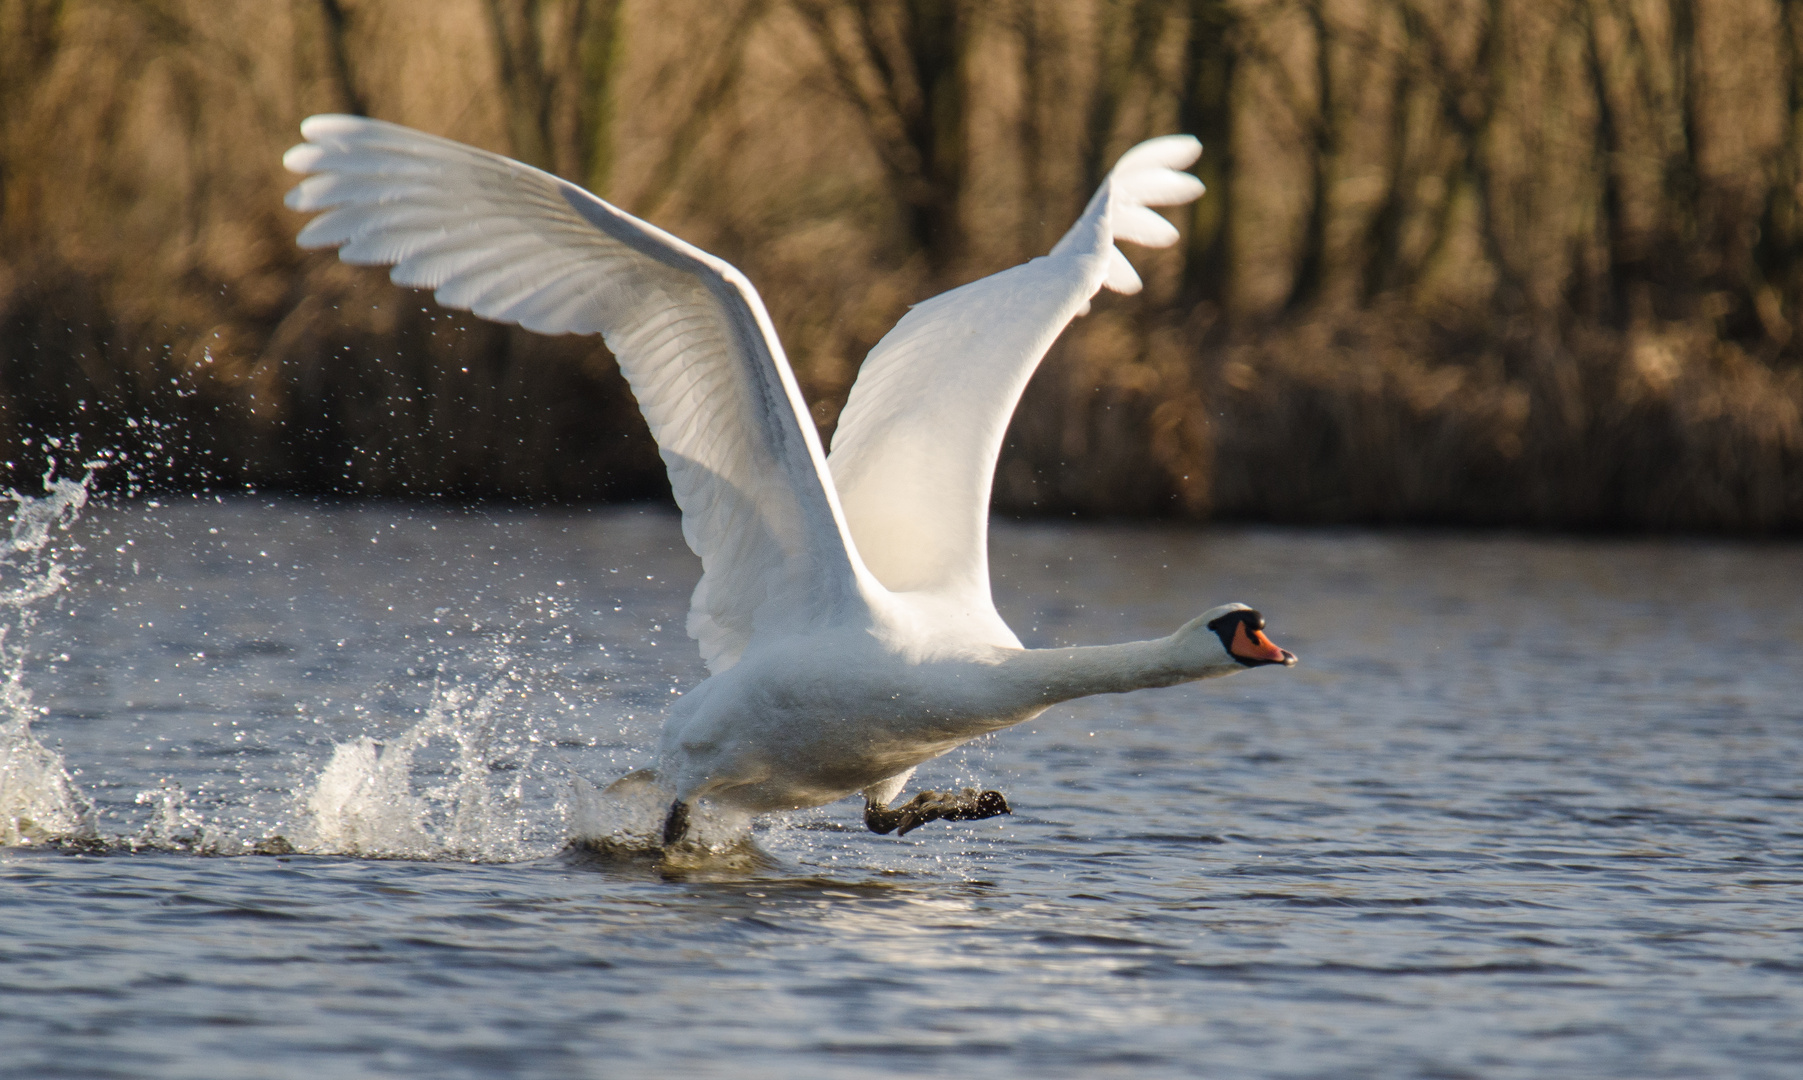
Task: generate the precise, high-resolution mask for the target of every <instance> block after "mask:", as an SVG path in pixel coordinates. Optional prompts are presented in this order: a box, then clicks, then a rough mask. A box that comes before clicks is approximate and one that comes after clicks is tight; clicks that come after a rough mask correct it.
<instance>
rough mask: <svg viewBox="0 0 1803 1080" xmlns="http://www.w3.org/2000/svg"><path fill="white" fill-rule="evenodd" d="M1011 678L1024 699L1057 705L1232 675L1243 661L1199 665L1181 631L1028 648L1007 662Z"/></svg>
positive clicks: (1040, 703)
mask: <svg viewBox="0 0 1803 1080" xmlns="http://www.w3.org/2000/svg"><path fill="white" fill-rule="evenodd" d="M1002 667H1003V669H1004V670H1005V671H1007V672H1008V678H1007V680H1006V681H1007V682H1008V683H1009V684H1010V686H1011V687H1012V688H1013V689H1014V690H1015V691H1016V692H1017V693H1018V694H1019V695H1020V696H1021V698H1022V700H1024V701H1031V702H1033V703H1034V704H1036V705H1040V706H1045V705H1053V704H1056V703H1058V702H1060V701H1069V700H1070V699H1072V698H1080V697H1088V696H1089V695H1091V694H1124V693H1126V692H1127V691H1129V690H1144V689H1147V688H1150V687H1154V686H1175V685H1176V684H1178V683H1181V682H1190V681H1192V680H1194V679H1207V678H1211V677H1213V676H1217V675H1231V674H1232V673H1233V672H1235V671H1237V670H1239V665H1237V664H1232V663H1227V664H1221V665H1207V666H1198V665H1197V664H1196V662H1195V661H1194V659H1193V658H1186V657H1185V656H1183V655H1182V652H1181V650H1179V648H1178V647H1177V642H1176V637H1175V635H1173V636H1171V637H1163V638H1158V639H1157V640H1154V641H1129V642H1127V643H1126V644H1123V645H1089V646H1079V647H1076V648H1068V649H1022V650H1021V651H1019V652H1017V653H1014V654H1012V655H1010V656H1009V657H1008V658H1007V659H1005V660H1004V661H1003V662H1002Z"/></svg>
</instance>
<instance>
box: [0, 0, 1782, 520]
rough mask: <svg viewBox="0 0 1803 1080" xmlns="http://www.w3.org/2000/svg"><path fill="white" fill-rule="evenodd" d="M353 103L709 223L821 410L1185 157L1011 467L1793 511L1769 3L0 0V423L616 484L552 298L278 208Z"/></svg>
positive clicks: (1609, 516)
mask: <svg viewBox="0 0 1803 1080" xmlns="http://www.w3.org/2000/svg"><path fill="white" fill-rule="evenodd" d="M329 111H340V112H356V113H363V114H367V115H370V116H376V117H381V118H383V119H388V120H394V121H398V122H400V123H404V124H409V125H413V126H415V127H419V128H422V129H424V130H427V131H431V132H434V133H438V134H442V135H446V136H449V137H451V138H455V139H460V140H463V141H467V142H470V143H473V144H475V145H478V146H482V147H485V148H488V149H491V150H495V151H498V152H501V153H505V154H509V155H511V156H513V157H516V158H520V159H522V160H524V161H527V162H530V163H532V164H535V165H540V166H542V167H545V168H548V169H551V170H553V171H555V172H557V173H559V174H561V175H563V176H565V177H568V178H569V179H571V180H574V181H576V182H578V183H581V184H583V185H584V186H586V187H588V188H590V189H592V190H594V191H595V192H597V193H599V194H601V195H602V196H604V197H606V198H607V199H609V200H611V201H613V202H615V203H617V204H618V205H620V206H622V207H624V208H626V209H628V210H630V211H631V212H633V213H636V214H639V215H641V216H643V217H646V218H648V219H650V220H651V221H654V222H656V223H657V224H659V225H661V226H663V227H665V228H667V229H670V230H671V231H673V232H676V233H678V234H679V235H681V236H683V237H685V238H687V239H689V240H691V241H693V242H694V243H697V244H699V245H701V246H702V247H705V248H707V249H709V250H711V251H714V252H716V253H718V254H720V255H722V256H724V257H725V258H727V259H729V260H731V261H732V262H734V263H736V264H737V265H738V266H740V267H741V268H742V269H744V270H745V271H746V273H747V274H748V275H749V276H750V277H751V279H752V280H753V281H754V282H755V283H756V284H757V286H758V287H759V289H760V290H761V291H762V292H763V294H764V297H765V300H766V302H767V303H768V305H769V307H770V310H771V313H772V315H773V317H774V318H775V320H776V324H777V327H778V329H779V331H780V333H781V335H782V337H783V340H784V342H785V343H786V345H787V346H788V349H789V352H790V355H791V357H792V359H793V361H794V363H795V367H796V370H797V374H798V376H799V377H800V379H801V382H802V386H803V388H804V390H805V392H806V394H807V396H808V399H809V401H810V403H811V405H812V408H813V412H814V418H815V420H816V421H817V422H818V423H819V425H820V427H821V430H822V434H823V435H826V436H829V437H830V434H831V431H832V428H833V425H834V422H835V420H836V418H837V415H838V410H839V408H840V405H841V404H842V402H843V401H844V398H845V395H846V393H847V391H848V390H849V388H850V385H851V382H852V380H853V378H854V377H855V376H856V374H857V368H858V364H859V362H860V361H861V359H862V358H863V356H864V354H865V352H866V351H867V350H868V349H869V348H870V346H871V345H873V344H874V343H875V342H876V341H877V339H878V338H879V337H881V335H882V334H883V333H884V331H886V330H887V329H888V328H889V327H890V326H891V325H892V324H893V323H894V321H895V320H896V319H897V318H898V317H899V316H900V315H901V313H902V312H903V311H905V310H906V307H907V305H908V304H910V303H913V302H916V301H919V300H921V299H924V298H926V297H928V296H931V295H933V294H935V293H937V292H940V291H942V290H944V289H946V288H949V287H951V286H954V285H957V284H960V283H963V282H965V281H969V280H972V279H974V278H976V277H980V276H982V275H984V274H988V273H992V272H994V271H996V270H999V269H1002V268H1004V267H1007V266H1010V265H1013V264H1015V263H1018V262H1021V261H1023V260H1025V259H1027V258H1030V257H1032V256H1033V255H1036V254H1040V253H1043V252H1044V251H1045V250H1046V249H1047V248H1048V247H1049V246H1050V245H1051V244H1052V243H1053V242H1055V240H1056V239H1057V238H1058V236H1059V235H1060V234H1061V233H1062V232H1063V230H1064V229H1065V228H1066V226H1067V225H1068V224H1069V223H1070V221H1071V220H1072V219H1073V218H1074V217H1075V215H1076V214H1077V213H1078V211H1079V210H1080V209H1081V207H1082V205H1083V203H1084V202H1085V201H1086V200H1087V198H1088V197H1089V194H1090V192H1091V191H1092V190H1093V188H1094V187H1095V185H1096V183H1097V182H1098V181H1099V180H1100V178H1101V177H1102V176H1103V175H1104V174H1105V173H1106V171H1107V169H1108V168H1109V166H1110V165H1112V163H1113V161H1114V159H1115V158H1116V157H1117V156H1118V155H1119V154H1120V153H1121V152H1122V151H1123V150H1125V149H1126V148H1127V147H1129V146H1131V145H1132V144H1133V143H1135V142H1137V141H1139V140H1140V139H1143V138H1146V137H1148V136H1151V135H1156V134H1163V133H1167V132H1174V131H1186V132H1191V133H1194V134H1196V135H1198V136H1200V137H1201V139H1202V140H1203V142H1204V143H1205V144H1206V147H1207V150H1206V153H1205V155H1204V157H1203V159H1202V162H1201V164H1200V165H1199V166H1198V172H1199V173H1200V175H1201V176H1202V178H1203V179H1204V180H1205V181H1206V182H1207V184H1208V186H1209V194H1208V195H1207V196H1206V197H1205V198H1204V199H1203V200H1202V201H1201V202H1200V203H1198V204H1196V205H1195V206H1194V207H1193V208H1183V209H1182V210H1181V211H1180V212H1178V213H1177V215H1176V217H1177V220H1178V221H1179V224H1180V225H1181V227H1182V229H1183V233H1184V240H1183V242H1182V243H1181V244H1180V245H1179V246H1178V247H1177V248H1175V249H1172V250H1168V251H1158V252H1145V251H1140V250H1131V249H1130V251H1129V254H1130V255H1131V257H1132V258H1133V260H1134V262H1135V263H1136V265H1137V266H1138V267H1139V268H1140V272H1141V275H1142V276H1143V277H1144V278H1145V280H1146V282H1147V288H1146V291H1145V292H1144V293H1143V294H1141V295H1140V296H1136V297H1117V296H1113V295H1112V294H1108V295H1104V296H1103V297H1101V298H1099V299H1098V301H1097V303H1096V306H1095V311H1094V313H1093V314H1091V315H1090V316H1089V317H1087V318H1085V319H1080V320H1078V321H1077V323H1075V324H1074V325H1073V327H1072V328H1071V330H1070V331H1068V332H1067V333H1066V334H1065V336H1064V338H1063V339H1062V340H1061V341H1060V342H1059V344H1058V345H1057V346H1056V347H1055V348H1054V350H1053V352H1052V354H1051V356H1050V357H1049V358H1048V360H1047V362H1046V364H1045V366H1044V368H1043V369H1042V370H1041V371H1040V373H1039V375H1038V376H1037V377H1036V378H1035V379H1034V381H1033V383H1032V385H1031V386H1030V387H1029V389H1028V391H1027V395H1026V397H1025V399H1024V400H1023V402H1022V404H1021V408H1020V410H1019V412H1018V414H1017V415H1016V417H1015V421H1014V424H1013V427H1012V429H1011V432H1010V435H1009V440H1008V445H1007V448H1006V450H1005V451H1004V454H1003V458H1002V461H1001V464H1000V467H999V469H998V474H997V484H996V505H997V508H998V509H999V510H1003V511H1006V512H1013V513H1040V514H1053V513H1055V514H1069V513H1075V514H1080V515H1094V516H1103V515H1111V516H1167V517H1188V518H1204V517H1210V518H1217V519H1222V518H1226V519H1252V520H1264V521H1288V522H1362V523H1400V522H1410V523H1458V524H1483V525H1494V524H1508V525H1521V526H1537V527H1556V528H1578V529H1682V530H1708V531H1730V532H1741V533H1751V534H1775V533H1794V532H1796V531H1797V530H1798V529H1799V527H1803V335H1799V333H1798V329H1799V320H1803V186H1800V181H1803V3H1799V2H1796V0H1534V2H1522V0H1515V2H1511V3H1504V2H1502V0H987V2H976V0H262V2H250V0H0V446H3V447H5V448H7V453H6V455H5V457H6V458H7V459H9V460H7V461H6V464H5V468H6V469H7V470H8V471H9V477H8V478H9V479H10V482H11V483H12V484H13V485H14V486H17V487H22V488H29V489H33V490H35V489H36V488H37V486H38V478H39V477H40V475H41V474H42V472H43V470H44V465H45V458H46V455H51V456H57V455H61V456H63V457H64V458H66V459H67V460H71V461H73V460H79V459H82V458H84V457H85V456H92V455H94V454H96V453H100V452H104V451H110V452H111V453H113V454H114V455H116V456H117V458H118V459H120V460H121V461H122V462H123V465H122V466H119V467H115V468H112V469H109V470H107V472H106V474H105V475H104V477H103V482H105V483H110V484H112V485H114V486H115V487H122V488H126V489H131V490H145V491H148V490H166V489H193V488H202V487H211V488H244V487H247V486H248V487H255V488H260V489H264V490H284V491H292V492H306V493H339V494H362V495H373V496H384V497H437V496H448V497H456V498H504V499H518V500H596V499H629V498H658V497H663V498H667V497H668V496H667V490H668V489H667V487H666V486H665V482H664V479H663V470H662V467H661V463H660V462H659V460H658V458H657V456H656V452H655V448H654V447H653V446H652V445H651V442H650V439H649V436H648V435H647V434H646V433H645V430H644V427H643V423H642V421H640V420H639V418H638V416H637V411H636V408H635V406H634V405H633V403H632V401H631V399H630V396H629V395H628V393H627V390H626V387H625V384H624V382H623V381H622V380H621V379H620V377H619V375H618V373H617V371H616V370H615V368H614V366H613V362H612V360H611V359H610V358H609V356H608V355H607V353H606V350H605V349H604V348H603V347H602V346H601V344H600V343H599V341H598V339H593V338H560V339H547V338H538V337H534V336H532V335H529V334H526V333H523V332H520V331H517V330H510V329H507V328H503V327H496V326H491V325H488V324H484V323H482V322H480V321H479V320H475V319H473V318H470V317H468V316H465V315H462V314H459V313H451V312H446V311H443V310H440V309H439V308H438V307H437V306H436V305H435V304H433V302H432V301H431V299H430V297H429V295H427V294H424V293H416V292H412V291H409V290H402V289H397V288H395V287H393V286H391V285H389V284H388V282H387V279H386V277H385V276H384V274H383V272H381V271H378V270H369V269H357V268H351V267H346V266H343V265H340V264H339V263H338V261H337V260H336V258H335V257H334V256H333V255H331V254H330V253H325V254H319V253H312V254H309V253H304V252H301V251H299V250H298V249H297V248H296V247H295V246H294V243H293V237H294V235H295V233H296V231H297V230H298V229H299V227H300V226H301V224H302V222H303V218H302V216H301V215H297V214H294V213H291V212H289V211H287V210H286V209H285V208H284V207H283V206H282V202H281V198H282V194H283V193H284V192H285V191H286V189H287V188H288V187H289V186H291V185H292V183H293V181H294V177H292V176H290V175H289V174H287V173H285V172H284V171H283V170H282V168H281V163H280V158H281V153H282V151H283V150H284V149H286V148H287V147H288V146H290V145H292V144H293V143H295V142H297V141H298V140H299V132H298V128H297V125H298V124H299V122H300V120H301V119H302V118H303V117H305V116H307V115H309V114H312V113H317V112H329Z"/></svg>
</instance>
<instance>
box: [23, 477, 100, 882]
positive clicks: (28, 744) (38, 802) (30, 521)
mask: <svg viewBox="0 0 1803 1080" xmlns="http://www.w3.org/2000/svg"><path fill="white" fill-rule="evenodd" d="M92 475H93V473H92V470H90V471H89V473H88V474H87V475H86V476H83V477H82V478H81V479H80V480H56V481H49V479H48V477H47V478H46V481H47V483H48V485H49V491H48V493H47V494H45V495H44V496H43V497H42V498H33V497H32V496H29V495H21V494H19V493H18V492H16V491H7V492H3V493H0V501H7V502H11V503H12V504H13V512H12V534H11V537H10V540H9V542H8V543H7V545H6V547H5V549H4V551H0V847H3V846H9V845H18V844H37V843H44V842H47V841H52V840H61V839H85V838H90V837H92V836H93V835H94V820H93V819H94V813H93V808H92V806H91V805H90V804H89V802H88V800H87V799H86V798H84V797H83V796H82V794H81V792H80V790H79V789H77V788H76V786H75V781H74V779H73V778H72V777H70V775H69V770H68V767H67V766H66V765H65V764H64V763H63V759H62V756H61V755H60V754H58V753H57V752H56V751H54V750H52V749H50V748H49V747H47V746H45V745H44V744H43V743H41V742H39V741H38V738H37V736H36V735H35V734H34V733H33V732H32V730H31V721H32V718H33V717H35V716H36V715H38V713H39V709H38V707H37V706H35V705H33V704H32V703H31V691H30V690H29V689H28V688H27V687H26V686H25V664H26V655H27V646H28V644H29V642H30V638H31V630H32V627H34V626H35V625H36V624H37V621H38V611H39V606H40V605H41V604H42V603H43V602H44V601H46V600H48V599H49V598H50V597H52V596H55V595H56V594H57V593H58V592H60V591H62V589H63V587H64V586H65V585H67V584H68V577H67V575H66V574H65V572H64V569H63V565H62V563H61V562H59V561H58V558H57V556H58V552H57V550H56V546H55V545H54V544H53V543H52V540H53V539H54V538H55V536H56V535H57V534H58V533H61V532H64V531H65V530H67V529H68V528H69V526H70V525H71V524H73V523H74V521H75V519H76V518H77V517H78V516H79V515H80V514H81V509H82V507H83V506H85V505H87V501H88V480H89V478H90V477H91V476H92Z"/></svg>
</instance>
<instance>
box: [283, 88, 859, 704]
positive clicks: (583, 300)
mask: <svg viewBox="0 0 1803 1080" xmlns="http://www.w3.org/2000/svg"><path fill="white" fill-rule="evenodd" d="M301 133H302V134H303V135H305V136H306V138H307V140H308V141H307V142H305V143H302V144H301V145H299V146H296V147H295V148H294V149H292V150H290V151H288V153H287V155H286V156H285V157H284V158H283V163H284V164H286V165H287V167H288V168H289V169H290V170H292V171H294V172H299V173H307V174H310V175H308V176H307V178H306V179H305V180H302V181H301V182H300V184H299V185H298V186H296V187H295V188H294V190H293V191H291V192H289V193H288V200H287V201H288V205H289V206H290V207H293V208H294V209H296V210H324V211H325V212H324V213H322V214H320V215H319V216H318V217H316V218H314V219H313V220H312V221H311V222H309V223H308V224H307V226H306V228H304V229H303V230H301V234H300V243H301V244H302V246H305V247H336V248H338V254H339V257H340V258H342V259H344V260H345V261H346V262H350V263H357V264H361V265H383V264H388V263H392V264H394V269H393V270H392V271H391V272H390V275H389V276H390V277H391V278H393V279H394V281H395V282H396V283H397V284H400V285H410V286H414V287H417V288H424V289H433V290H435V295H436V297H437V299H438V302H439V303H441V304H444V305H445V306H446V307H454V308H463V309H466V310H469V311H473V312H475V313H476V314H477V315H480V316H482V317H483V318H485V319H493V320H496V321H498V322H507V323H518V324H519V325H520V326H523V327H525V328H526V329H528V330H533V331H536V332H538V333H541V334H593V333H600V334H601V336H602V337H603V339H604V340H605V341H606V342H607V345H608V348H610V349H611V350H613V353H614V356H615V357H616V358H617V359H618V360H619V362H620V370H621V372H622V373H624V374H625V376H626V380H627V382H629V383H630V384H631V385H632V392H633V394H634V396H636V397H637V398H638V403H639V408H640V410H641V411H643V412H644V414H645V419H646V421H647V422H648V423H649V424H650V426H651V434H652V436H653V437H654V438H655V439H656V440H657V445H658V449H659V450H660V451H661V452H662V454H663V458H664V463H665V465H666V466H668V468H669V472H670V487H671V488H672V490H673V491H674V492H675V495H676V503H677V505H678V506H680V507H681V508H682V531H683V537H684V538H685V539H686V540H687V541H688V542H689V546H690V547H691V548H693V549H694V551H695V554H697V555H699V556H700V557H701V564H702V567H703V574H702V578H701V583H700V584H699V585H697V586H696V587H695V595H694V599H693V602H692V605H691V607H690V612H689V626H688V629H689V633H690V634H691V635H692V636H694V637H695V638H696V639H697V640H698V641H699V642H700V644H701V654H702V656H703V658H704V659H706V660H707V663H708V666H709V667H710V668H711V669H712V670H714V671H716V672H718V671H722V670H725V669H726V668H728V667H730V666H732V664H733V663H735V662H736V661H737V660H738V658H739V655H740V653H742V652H743V651H744V649H745V646H746V644H747V643H748V642H749V641H750V640H751V637H752V634H753V632H754V630H763V629H773V630H780V631H784V632H797V631H801V630H805V629H806V628H807V627H809V626H810V625H823V624H843V623H846V622H848V621H850V622H856V621H859V620H860V619H864V618H868V616H869V609H868V606H867V604H868V594H867V593H866V592H865V583H867V582H868V583H869V584H870V586H871V587H875V585H874V582H869V578H868V574H867V573H865V572H864V571H863V569H862V565H861V564H860V563H859V562H858V558H857V553H856V552H855V551H854V550H853V549H852V548H851V545H850V542H849V540H848V539H847V536H846V530H845V526H844V519H843V514H842V512H841V511H840V509H839V505H838V501H837V499H836V497H835V495H834V493H833V490H832V485H831V483H830V482H829V481H828V480H827V473H826V462H825V457H824V455H823V454H822V453H821V449H820V436H819V434H818V433H817V432H816V431H815V429H814V424H813V421H812V420H811V419H809V418H808V414H807V408H806V405H805V404H804V403H803V401H802V397H801V392H800V390H799V389H798V388H797V387H796V384H795V376H794V374H793V373H792V372H791V371H790V369H789V362H788V360H787V359H786V358H785V357H784V355H783V350H782V345H781V344H780V343H779V342H778V341H777V339H776V332H775V331H774V329H772V327H771V325H770V317H769V315H768V314H767V313H766V312H765V311H764V304H763V301H762V300H760V299H759V298H758V294H757V291H756V290H755V289H753V288H752V287H751V283H750V282H749V281H747V280H746V279H745V276H744V275H743V274H741V273H739V271H738V270H737V269H735V268H734V267H732V266H731V265H729V264H727V263H726V262H724V261H722V260H720V259H717V258H715V257H713V256H712V255H709V254H708V253H706V252H704V251H702V250H700V249H699V248H695V247H692V246H690V245H689V244H686V243H684V242H683V241H681V240H679V239H677V238H676V237H674V236H671V235H670V234H669V233H666V232H664V231H663V230H661V229H658V228H656V227H654V226H652V225H649V224H647V223H645V222H643V221H640V220H638V219H637V218H634V217H632V216H631V215H629V214H626V213H624V212H622V211H620V210H618V209H615V208H614V207H612V206H610V205H608V204H607V203H605V202H602V201H601V200H600V199H597V198H595V197H594V196H593V195H590V194H589V193H588V192H586V191H583V190H582V189H581V188H579V187H576V186H575V185H573V184H570V183H567V182H565V181H563V180H559V179H558V178H557V177H555V176H552V175H550V174H548V173H544V172H541V171H539V170H537V169H534V168H530V167H529V166H526V165H522V164H520V163H519V162H517V161H511V160H509V159H507V158H504V157H500V156H498V155H496V154H490V153H488V152H486V151H483V150H478V149H476V148H474V147H470V146H465V145H463V144H461V143H456V142H452V141H450V140H448V139H441V138H438V137H436V136H432V135H427V134H424V133H422V132H418V131H414V130H412V129H410V128H404V127H400V126H398V125H395V124H388V123H384V122H382V121H379V120H367V119H363V118H360V117H354V116H315V117H312V118H310V119H308V120H307V121H306V122H305V123H303V124H302V125H301Z"/></svg>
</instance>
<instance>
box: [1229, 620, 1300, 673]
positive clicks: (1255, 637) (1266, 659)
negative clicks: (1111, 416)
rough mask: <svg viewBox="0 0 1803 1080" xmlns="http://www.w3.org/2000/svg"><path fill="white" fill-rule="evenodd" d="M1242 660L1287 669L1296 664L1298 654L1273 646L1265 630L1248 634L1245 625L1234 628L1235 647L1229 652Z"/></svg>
mask: <svg viewBox="0 0 1803 1080" xmlns="http://www.w3.org/2000/svg"><path fill="white" fill-rule="evenodd" d="M1227 651H1228V652H1231V653H1232V654H1233V655H1234V656H1236V657H1238V658H1239V659H1241V660H1256V661H1261V662H1263V663H1266V664H1282V665H1284V666H1285V667H1288V666H1290V665H1291V664H1294V663H1295V662H1296V654H1295V653H1293V652H1290V651H1289V650H1288V649H1280V648H1278V647H1277V646H1275V645H1273V644H1271V639H1270V638H1268V637H1266V636H1265V632H1264V631H1263V630H1253V631H1250V632H1248V631H1247V629H1246V624H1245V623H1240V624H1239V625H1238V626H1236V627H1234V628H1233V647H1232V648H1230V649H1229V650H1227Z"/></svg>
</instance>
